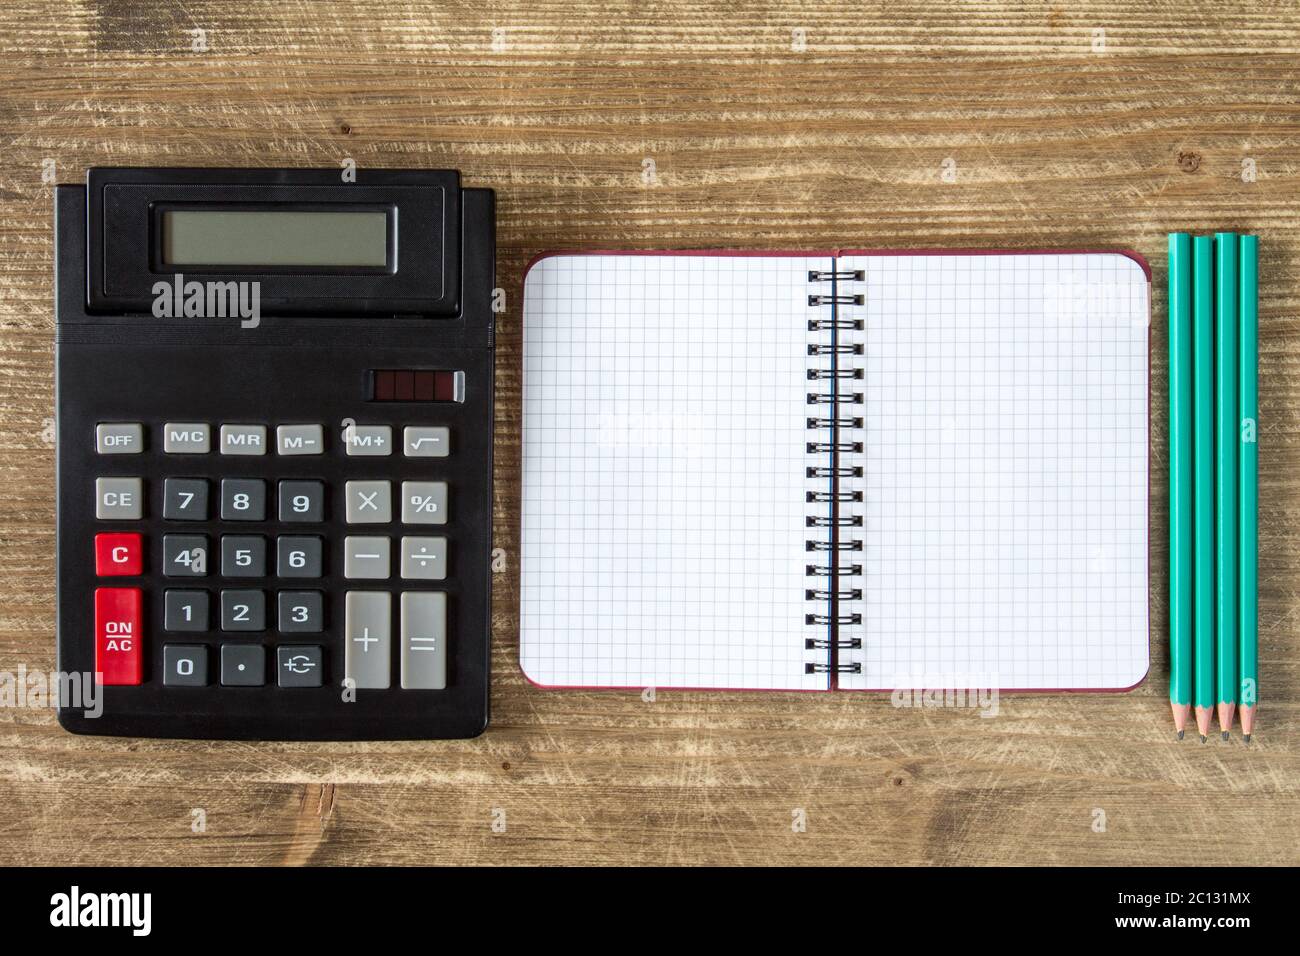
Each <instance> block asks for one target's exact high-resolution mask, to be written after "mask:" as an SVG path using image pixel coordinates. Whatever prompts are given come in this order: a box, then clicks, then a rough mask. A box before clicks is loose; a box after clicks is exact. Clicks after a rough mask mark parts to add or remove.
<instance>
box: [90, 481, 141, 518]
mask: <svg viewBox="0 0 1300 956" xmlns="http://www.w3.org/2000/svg"><path fill="white" fill-rule="evenodd" d="M95 517H96V518H101V519H104V520H106V521H133V520H137V519H139V518H143V517H144V479H143V478H96V479H95Z"/></svg>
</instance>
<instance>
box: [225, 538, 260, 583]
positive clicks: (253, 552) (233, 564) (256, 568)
mask: <svg viewBox="0 0 1300 956" xmlns="http://www.w3.org/2000/svg"><path fill="white" fill-rule="evenodd" d="M221 576H222V577H223V578H262V577H266V539H265V538H263V537H262V536H261V535H260V534H223V535H222V536H221Z"/></svg>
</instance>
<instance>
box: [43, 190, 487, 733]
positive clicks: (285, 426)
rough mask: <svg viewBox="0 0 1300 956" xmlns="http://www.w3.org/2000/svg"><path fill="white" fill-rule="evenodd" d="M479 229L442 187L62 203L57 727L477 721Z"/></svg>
mask: <svg viewBox="0 0 1300 956" xmlns="http://www.w3.org/2000/svg"><path fill="white" fill-rule="evenodd" d="M494 222H495V217H494V198H493V193H492V192H491V190H487V189H470V188H463V187H462V186H461V184H460V177H459V175H458V174H457V173H456V172H454V171H447V170H382V171H380V170H376V171H366V170H356V169H355V168H353V169H351V170H349V169H346V168H345V169H342V170H328V169H326V170H293V169H256V170H255V169H92V170H90V171H89V173H88V174H87V177H86V184H85V185H84V186H80V185H61V186H58V187H57V188H56V202H55V243H56V270H55V299H56V310H57V336H56V370H57V371H56V374H57V381H56V402H57V409H56V412H57V442H58V478H57V494H58V555H57V564H58V669H59V672H60V674H59V679H60V683H61V686H60V692H59V720H60V722H61V723H62V725H63V726H64V727H66V728H67V729H68V730H71V731H74V732H77V733H87V734H111V735H130V736H141V737H182V738H230V739H251V740H380V739H420V738H452V737H472V736H475V735H477V734H479V733H481V732H482V731H483V729H484V728H485V727H486V725H487V720H488V681H489V667H488V662H489V633H490V575H491V568H490V564H491V532H492V396H493V344H494V343H493V306H494V294H495V293H494V286H495V275H494V271H495V263H494V256H495V249H494V245H495V243H494Z"/></svg>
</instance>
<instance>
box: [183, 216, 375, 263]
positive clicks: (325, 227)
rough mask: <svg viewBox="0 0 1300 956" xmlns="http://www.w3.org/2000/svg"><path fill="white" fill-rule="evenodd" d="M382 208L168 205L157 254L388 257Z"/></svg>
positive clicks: (239, 258) (227, 258)
mask: <svg viewBox="0 0 1300 956" xmlns="http://www.w3.org/2000/svg"><path fill="white" fill-rule="evenodd" d="M388 217H389V214H388V212H385V211H382V210H374V209H367V210H350V211H337V210H330V211H325V210H310V211H308V210H291V209H268V210H252V209H171V210H168V211H166V212H164V213H163V214H162V229H161V233H162V235H161V250H160V251H161V257H160V258H161V260H162V262H163V263H164V264H165V265H174V266H248V267H259V266H267V267H281V266H283V267H292V266H345V267H346V266H352V267H371V268H373V267H378V268H384V267H385V266H387V265H388V264H389V263H388V249H389V242H388V233H389V230H388Z"/></svg>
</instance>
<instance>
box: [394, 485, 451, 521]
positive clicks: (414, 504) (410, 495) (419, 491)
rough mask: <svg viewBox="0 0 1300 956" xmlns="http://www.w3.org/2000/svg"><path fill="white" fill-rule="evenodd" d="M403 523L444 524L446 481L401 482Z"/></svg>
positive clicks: (445, 518) (445, 515) (445, 519)
mask: <svg viewBox="0 0 1300 956" xmlns="http://www.w3.org/2000/svg"><path fill="white" fill-rule="evenodd" d="M402 523H403V524H446V523H447V483H446V482H445V481H404V482H402Z"/></svg>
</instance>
